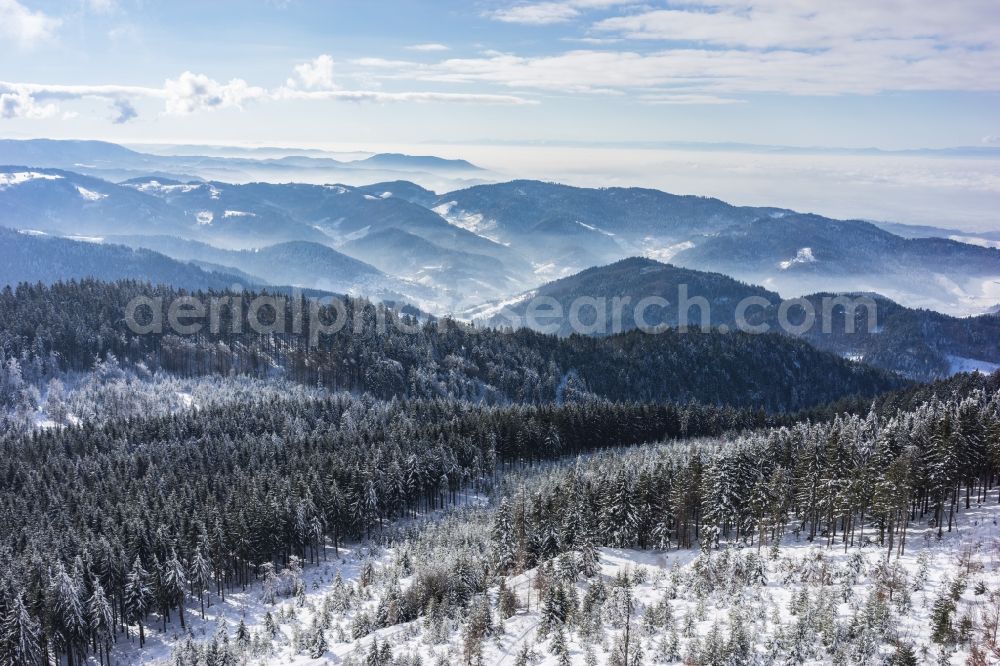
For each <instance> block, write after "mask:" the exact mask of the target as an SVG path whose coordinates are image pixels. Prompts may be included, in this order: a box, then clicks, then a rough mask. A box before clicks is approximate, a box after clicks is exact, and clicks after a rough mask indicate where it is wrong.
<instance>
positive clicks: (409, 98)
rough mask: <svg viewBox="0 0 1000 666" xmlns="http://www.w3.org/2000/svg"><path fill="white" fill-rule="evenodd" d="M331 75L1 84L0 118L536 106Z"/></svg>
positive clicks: (327, 70)
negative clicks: (100, 111)
mask: <svg viewBox="0 0 1000 666" xmlns="http://www.w3.org/2000/svg"><path fill="white" fill-rule="evenodd" d="M3 1H4V0H0V2H3ZM333 71H334V61H333V58H332V57H330V56H329V55H320V56H318V57H317V58H315V59H313V60H310V61H308V62H304V63H300V64H298V65H296V66H295V67H294V69H293V76H292V77H290V78H289V79H288V80H287V81H286V82H285V84H284V85H283V86H279V87H277V88H273V89H267V88H264V87H261V86H255V85H251V84H249V83H247V82H246V81H245V80H243V79H239V78H235V79H232V80H230V81H229V82H228V83H221V82H219V81H216V80H215V79H212V78H210V77H208V76H206V75H204V74H196V73H194V72H190V71H186V72H183V73H181V74H180V75H179V76H178V77H177V78H175V79H167V80H166V81H165V82H164V84H163V86H161V87H144V86H123V85H114V84H111V85H61V84H42V83H17V82H8V81H0V118H29V119H39V118H51V117H53V116H55V115H57V114H58V113H59V106H58V102H63V101H73V100H81V99H97V100H103V101H106V102H108V104H109V106H110V108H111V121H112V122H113V123H115V124H122V123H126V122H128V121H130V120H133V119H135V118H137V117H138V116H139V112H138V110H137V109H136V106H135V103H136V101H138V100H143V99H153V100H160V101H162V102H163V113H164V114H166V115H174V116H187V115H191V114H195V113H199V112H204V111H214V110H217V109H227V108H236V109H243V108H244V107H245V106H247V105H248V104H251V103H264V102H280V101H287V100H314V101H323V100H330V101H349V102H374V103H389V102H416V103H460V104H502V105H522V104H534V103H536V102H534V101H533V100H529V99H525V98H523V97H519V96H517V95H504V94H491V93H466V92H436V91H413V92H387V91H382V90H341V89H340V88H339V87H338V86H337V85H336V83H335V82H334V78H333ZM71 116H72V114H70V117H71Z"/></svg>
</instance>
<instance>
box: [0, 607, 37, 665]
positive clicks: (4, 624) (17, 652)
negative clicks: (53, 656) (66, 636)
mask: <svg viewBox="0 0 1000 666" xmlns="http://www.w3.org/2000/svg"><path fill="white" fill-rule="evenodd" d="M40 638H41V631H40V628H39V626H38V622H37V621H36V620H35V619H34V618H33V617H31V614H30V613H28V609H27V607H26V606H25V605H24V599H22V598H21V595H17V596H15V597H14V598H13V600H12V601H11V602H10V604H9V607H8V608H7V612H6V613H5V614H4V615H3V617H2V618H0V665H2V666H38V665H39V664H42V663H43V659H42V645H41V642H40ZM46 661H47V660H46Z"/></svg>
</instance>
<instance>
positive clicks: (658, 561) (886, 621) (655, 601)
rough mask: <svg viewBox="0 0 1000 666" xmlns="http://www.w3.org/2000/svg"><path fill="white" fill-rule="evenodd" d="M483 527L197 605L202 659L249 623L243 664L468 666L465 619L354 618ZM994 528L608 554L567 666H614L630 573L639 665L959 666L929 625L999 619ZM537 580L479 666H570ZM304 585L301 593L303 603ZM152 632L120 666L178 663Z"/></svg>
mask: <svg viewBox="0 0 1000 666" xmlns="http://www.w3.org/2000/svg"><path fill="white" fill-rule="evenodd" d="M489 516H490V512H489V510H488V509H485V510H484V509H472V510H467V509H463V510H461V511H460V512H459V514H458V515H455V516H451V517H450V518H447V519H445V520H444V521H442V522H444V523H445V525H443V526H442V525H440V523H424V524H423V525H422V526H421V525H414V524H410V525H408V526H407V527H409V528H411V532H410V533H411V534H416V535H417V536H412V537H411V538H409V539H402V540H400V539H396V540H392V541H391V546H387V547H380V546H379V545H377V544H375V543H364V544H355V545H353V546H351V547H349V548H342V549H341V550H340V554H339V557H335V556H334V555H333V551H332V549H328V550H327V559H326V560H325V561H321V562H320V563H319V564H317V565H312V566H306V567H305V568H304V570H303V571H302V572H301V573H300V574H288V573H286V574H283V576H282V578H281V581H280V583H279V584H278V586H277V587H278V588H279V593H278V595H277V597H276V599H275V601H274V603H267V602H266V601H265V599H264V596H265V595H264V586H263V584H261V583H258V584H255V585H253V586H251V587H250V588H248V589H247V590H246V591H237V592H234V593H232V594H229V595H227V597H226V599H225V601H224V602H223V601H220V600H218V599H216V598H214V597H213V599H212V604H211V606H210V607H209V608H207V609H206V613H205V619H204V620H202V619H201V617H200V609H199V604H198V603H197V599H192V600H189V603H188V606H187V621H188V629H189V631H190V636H191V639H192V640H193V641H194V642H196V643H197V642H200V641H206V640H210V639H211V638H212V637H213V636H214V637H219V636H222V635H224V636H225V640H226V641H228V642H229V643H230V644H232V643H234V642H236V641H237V634H238V627H239V624H240V622H241V620H242V621H243V622H244V623H245V624H246V626H247V628H248V630H249V632H248V635H249V636H250V639H249V641H250V642H249V643H248V644H247V645H248V646H247V648H246V650H245V651H244V656H245V657H246V659H247V661H246V662H244V663H253V664H295V665H303V666H304V665H319V664H359V665H360V664H365V663H371V662H366V658H367V656H368V654H369V652H370V651H371V650H372V644H373V643H376V644H377V645H379V646H381V645H383V644H386V643H387V644H388V645H389V651H391V652H392V654H393V655H394V657H396V658H397V660H399V661H398V662H397V663H404V664H409V663H415V662H413V661H412V658H413V657H414V656H416V655H419V656H420V659H421V663H424V664H442V663H447V664H458V663H465V661H464V657H463V625H464V623H465V621H466V620H467V615H463V616H462V617H443V618H438V620H437V621H436V623H435V622H432V621H430V620H428V619H427V618H419V619H417V620H414V621H412V622H407V623H402V624H397V625H394V626H389V627H386V628H383V629H379V630H376V631H373V632H371V633H367V634H366V635H364V636H360V637H358V638H352V637H351V636H352V628H353V627H356V626H357V623H358V617H359V616H360V615H363V614H368V615H372V616H374V615H375V614H376V612H377V608H378V607H379V600H380V599H382V598H384V597H385V596H386V594H387V593H388V591H389V590H390V589H392V588H393V587H394V586H398V589H401V590H406V588H407V587H408V586H410V585H412V584H414V581H415V578H416V577H415V576H414V575H413V573H412V570H411V571H407V570H406V568H405V567H406V565H403V564H401V562H402V561H404V559H406V558H410V557H412V559H413V564H412V567H413V570H419V569H420V568H421V567H422V566H429V563H433V562H435V561H439V560H440V561H447V559H448V558H449V557H451V556H452V554H453V552H454V551H455V549H456V548H460V547H471V548H472V549H473V550H474V549H475V547H476V543H477V539H485V538H487V536H486V534H487V533H488V529H487V524H488V520H489ZM998 520H1000V505H998V497H997V493H996V492H992V493H990V494H989V496H988V498H987V500H986V502H985V503H983V504H982V505H979V506H975V505H974V506H973V508H972V509H971V510H969V511H965V512H963V513H962V514H961V518H960V520H959V522H958V523H957V525H956V527H955V529H954V530H953V531H952V532H951V533H945V535H944V538H942V539H941V540H938V539H937V538H936V533H935V530H934V529H932V528H913V527H911V529H910V531H909V532H908V534H907V537H906V539H907V541H906V549H905V553H904V554H903V555H902V556H898V557H897V556H896V555H892V556H891V557H889V556H888V553H887V549H885V548H882V547H879V546H875V545H868V546H865V547H855V548H847V549H845V548H844V546H843V545H842V544H840V543H834V544H833V545H832V546H828V545H827V544H826V542H825V540H821V541H819V542H813V543H808V542H807V541H805V540H804V539H798V538H796V537H795V536H793V535H789V536H788V537H786V538H785V539H784V541H783V542H782V543H781V545H780V547H779V548H773V547H764V548H762V549H759V548H757V547H756V546H754V547H729V548H724V549H722V550H717V551H713V552H711V553H710V554H703V553H702V552H701V551H700V550H697V549H690V550H680V551H676V550H671V551H637V550H621V549H609V548H602V549H600V550H599V553H600V560H599V563H600V567H599V573H598V574H597V576H595V577H593V578H591V579H586V578H584V577H582V576H576V577H573V578H572V580H573V581H574V582H573V583H572V584H571V586H572V588H573V590H574V592H575V595H574V596H575V597H576V598H577V599H578V600H580V602H581V603H580V604H579V607H581V608H582V607H585V606H586V605H587V601H586V600H587V599H588V595H590V597H591V600H593V599H598V600H600V599H601V595H599V594H597V592H595V590H603V596H604V597H605V600H604V601H599V603H598V607H596V610H594V611H593V612H592V613H591V615H590V616H587V617H589V618H590V619H587V617H585V616H584V611H583V610H579V611H577V613H576V616H575V619H573V620H571V621H570V622H568V623H567V624H566V625H565V627H564V636H565V640H566V645H567V649H568V657H569V662H570V663H573V664H577V663H580V664H584V663H596V664H602V665H603V664H608V663H610V662H609V655H610V653H611V651H613V650H614V648H615V646H616V644H618V642H619V640H620V637H621V636H622V635H623V632H624V616H623V615H622V613H621V612H620V606H619V605H617V604H616V603H614V601H609V600H612V599H616V598H618V597H617V596H616V594H615V593H614V592H613V590H614V589H615V586H616V584H617V583H616V581H618V580H620V577H621V576H622V574H623V573H625V572H628V573H629V575H630V577H631V579H632V580H633V581H634V586H633V588H632V593H633V598H634V612H633V615H632V616H631V618H630V619H629V628H630V649H631V650H632V651H633V653H634V651H635V650H636V649H639V650H641V652H642V654H643V658H642V661H641V662H640V663H643V664H658V663H709V662H708V661H706V660H707V659H708V657H706V655H707V654H709V653H710V652H711V650H712V649H713V648H712V646H713V645H716V644H718V645H723V646H725V645H728V644H729V643H730V642H731V640H732V637H733V634H734V631H733V630H734V628H737V627H738V630H737V632H736V635H737V636H739V637H742V638H743V639H744V640H745V641H747V642H748V644H749V645H750V648H751V654H752V656H753V658H755V659H756V660H757V661H754V662H749V661H747V662H730V663H804V664H805V663H808V664H825V663H836V661H837V659H840V663H878V662H879V661H881V659H882V658H884V657H887V656H889V655H891V654H892V652H893V650H894V649H895V648H894V647H893V645H894V644H895V643H897V642H900V643H904V644H907V645H909V646H912V648H913V650H914V653H915V655H916V657H917V659H918V663H947V664H964V663H966V658H967V656H968V654H967V647H963V646H962V645H961V644H959V645H958V646H956V647H955V648H951V649H949V650H946V651H944V652H942V649H941V647H940V646H939V645H937V644H935V643H933V642H932V641H931V627H932V624H933V622H932V614H933V611H934V608H935V603H936V602H937V601H938V600H939V599H940V598H942V597H944V596H946V595H947V594H948V593H949V592H954V593H956V594H957V597H958V601H957V604H956V610H955V612H954V613H953V616H952V617H953V623H954V624H955V625H956V626H961V625H962V624H963V623H964V622H965V620H964V618H969V621H970V622H974V624H975V625H976V626H977V627H978V626H981V623H982V622H983V621H984V620H986V619H988V618H989V617H991V614H992V613H995V612H996V611H997V610H998V609H1000V527H998V524H997V523H998ZM434 524H437V525H438V527H440V533H439V534H438V535H437V536H433V535H432V536H426V535H424V536H419V535H420V534H422V533H423V532H424V531H426V530H427V529H428V526H430V525H434ZM412 528H417V529H416V530H415V531H413V529H412ZM431 531H432V532H433V530H431ZM442 534H449V535H452V534H453V535H455V536H454V537H450V536H449V537H442V536H441V535H442ZM456 543H460V544H461V546H457V545H456ZM470 544H471V546H470ZM404 553H405V554H406V556H405V557H404ZM543 566H544V565H543ZM561 567H562V565H561V563H559V562H558V561H557V563H556V566H555V568H554V569H553V571H555V572H561V571H562V568H561ZM366 571H367V574H366ZM552 575H553V574H552V573H549V574H547V576H548V577H551V576H552ZM556 575H559V576H561V575H562V574H561V573H558V574H556ZM547 576H546V574H544V573H542V574H541V577H542V578H543V579H544V578H546V577H547ZM539 577H540V572H539V568H534V569H531V570H529V571H525V572H523V573H521V574H519V575H517V576H511V577H509V578H507V579H506V580H505V584H506V586H507V588H509V589H510V590H512V591H514V593H515V595H516V597H517V601H518V604H517V605H518V609H517V611H516V612H515V614H514V615H513V616H512V617H510V618H508V619H506V620H504V621H501V620H500V618H499V616H498V613H497V610H496V609H497V597H498V593H499V588H498V586H496V585H494V586H493V587H491V588H490V590H489V592H488V595H487V596H488V598H489V600H490V605H491V606H492V607H493V618H492V619H493V623H494V625H495V627H496V628H497V630H496V632H494V634H493V635H492V636H491V637H489V638H488V639H487V640H486V641H485V644H484V647H483V653H482V658H483V660H482V663H484V664H496V665H498V666H499V665H504V664H506V665H512V664H515V663H519V660H518V658H519V656H521V657H523V656H524V655H525V654H527V655H528V657H529V660H528V663H531V664H536V665H540V666H555V665H556V664H558V663H560V662H559V659H558V657H557V656H556V655H555V654H553V642H554V641H555V640H556V636H557V635H558V634H559V632H558V631H552V632H551V633H549V634H548V635H544V634H543V633H542V625H543V620H542V612H541V606H542V605H543V603H542V602H543V599H544V596H545V595H544V592H543V591H542V590H541V589H539V587H538V583H537V581H538V579H539ZM362 578H365V579H366V580H367V584H363V583H362ZM297 580H301V583H302V585H301V586H300V587H301V590H302V591H301V593H299V594H298V595H295V594H293V590H294V589H295V588H296V587H297V583H296V581H297ZM268 614H270V615H271V618H272V621H273V625H272V626H274V627H276V633H275V634H274V637H273V640H272V639H271V638H270V636H271V634H270V633H269V632H267V631H266V630H265V625H266V624H267V622H268V621H267V615H268ZM593 618H599V619H598V620H596V621H595V620H594V619H593ZM595 622H596V624H597V626H596V627H595ZM151 623H152V624H153V625H154V626H152V627H148V628H147V643H146V647H145V648H144V649H142V650H140V649H138V647H137V645H136V644H135V641H134V640H133V642H132V643H131V644H129V643H127V642H126V643H120V644H119V647H118V650H117V662H116V663H119V664H123V665H125V664H129V665H131V664H140V663H142V664H147V663H158V664H167V663H170V659H171V653H172V651H182V650H183V649H184V642H185V634H184V633H183V632H182V631H181V630H180V627H179V625H178V623H177V622H176V618H175V622H173V623H172V624H170V625H169V626H168V628H167V631H166V632H163V631H162V630H161V628H159V627H158V626H157V623H156V621H155V620H151ZM316 623H319V624H320V625H321V626H327V628H326V629H325V630H324V631H323V635H324V638H325V641H326V650H324V651H323V652H322V654H321V655H320V656H316V657H311V656H309V654H308V651H309V647H308V645H309V642H310V637H311V636H313V635H314V634H315V631H316V629H315V625H316ZM866 632H867V633H866ZM355 633H357V632H355ZM859 636H860V638H859ZM866 636H867V640H868V641H870V645H868V647H867V648H865V645H867V644H866V642H865V640H866V638H865V637H866ZM133 638H134V637H133ZM848 641H853V642H850V643H848ZM854 643H858V644H859V645H861V646H862V647H861V648H857V649H870V650H871V652H870V653H866V654H865V655H862V654H861V653H857V652H842V653H835V650H836V646H837V645H840V646H841V649H842V650H844V649H845V648H844V646H845V645H851V646H853V645H854ZM790 645H798V646H799V647H798V648H796V649H797V650H798V652H797V657H796V658H795V660H794V661H792V662H789V661H788V659H787V658H785V657H783V658H781V659H778V660H777V661H775V660H774V659H773V657H774V656H775V655H777V654H779V653H782V654H783V652H782V651H787V650H788V649H789V646H790ZM851 649H852V650H853V649H855V648H853V647H852V648H851ZM834 654H837V655H838V656H837V659H835V657H834ZM400 658H402V659H401V660H400ZM845 659H846V661H844V660H845Z"/></svg>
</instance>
